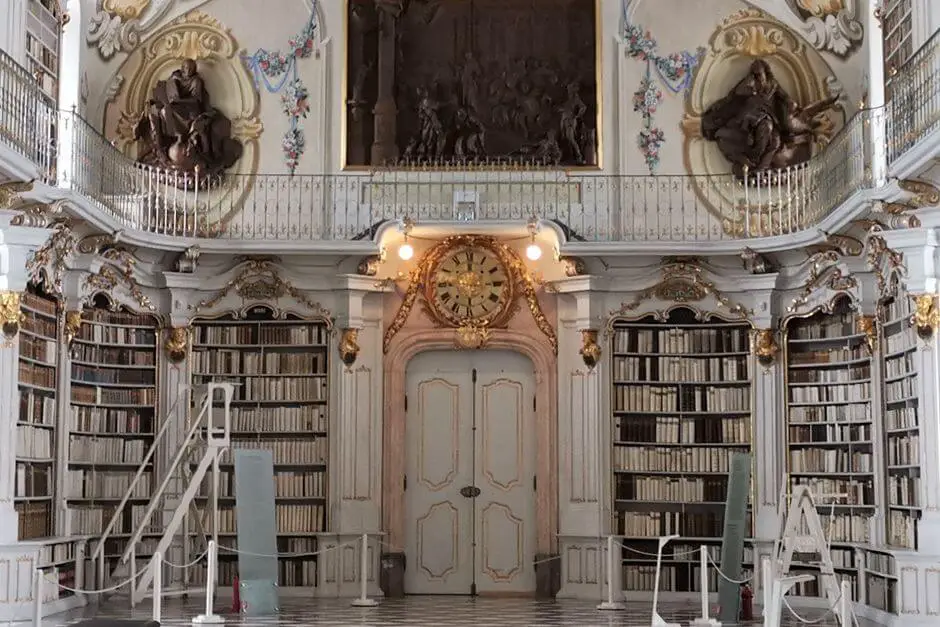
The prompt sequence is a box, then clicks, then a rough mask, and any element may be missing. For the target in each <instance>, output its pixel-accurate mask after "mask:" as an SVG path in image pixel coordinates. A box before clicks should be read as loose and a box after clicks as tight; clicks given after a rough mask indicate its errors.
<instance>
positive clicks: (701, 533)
mask: <svg viewBox="0 0 940 627" xmlns="http://www.w3.org/2000/svg"><path fill="white" fill-rule="evenodd" d="M614 523H615V524H614V526H615V528H616V530H617V531H616V533H617V534H619V535H623V536H627V537H630V538H632V537H644V538H658V537H660V536H671V535H679V536H683V537H685V538H720V537H721V535H722V533H724V531H723V530H724V516H723V515H722V514H720V513H715V512H617V514H616V516H615V518H614ZM746 523H747V530H746V532H745V536H748V537H749V536H751V535H753V534H752V529H751V520H750V517H747V521H746Z"/></svg>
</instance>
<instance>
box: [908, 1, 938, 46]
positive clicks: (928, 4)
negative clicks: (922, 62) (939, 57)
mask: <svg viewBox="0 0 940 627" xmlns="http://www.w3.org/2000/svg"><path fill="white" fill-rule="evenodd" d="M911 20H912V21H913V22H914V23H913V27H914V30H913V32H912V33H911V37H912V40H911V43H912V44H913V46H914V50H915V51H916V50H918V49H920V47H921V46H923V45H924V44H925V43H927V40H928V39H930V37H931V36H932V35H933V34H934V33H935V32H937V30H938V29H940V6H937V3H936V2H934V1H933V0H913V2H912V3H911Z"/></svg>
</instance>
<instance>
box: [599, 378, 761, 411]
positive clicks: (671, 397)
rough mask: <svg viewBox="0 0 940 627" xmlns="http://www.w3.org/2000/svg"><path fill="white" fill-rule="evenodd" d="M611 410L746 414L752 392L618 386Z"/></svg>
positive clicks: (679, 387)
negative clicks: (742, 412) (732, 412)
mask: <svg viewBox="0 0 940 627" xmlns="http://www.w3.org/2000/svg"><path fill="white" fill-rule="evenodd" d="M613 400H614V411H633V412H658V411H665V412H713V413H719V412H727V411H749V410H750V406H751V389H750V387H747V388H737V387H727V386H722V387H709V388H702V387H682V386H676V387H662V386H656V385H642V386H635V387H633V386H631V387H625V386H617V387H615V388H614V399H613Z"/></svg>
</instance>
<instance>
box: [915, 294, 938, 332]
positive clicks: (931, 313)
mask: <svg viewBox="0 0 940 627" xmlns="http://www.w3.org/2000/svg"><path fill="white" fill-rule="evenodd" d="M913 298H914V314H913V315H912V316H911V323H912V324H913V325H914V328H915V329H916V330H917V336H918V337H919V338H920V339H922V340H929V339H930V338H932V337H933V335H934V333H936V332H937V327H938V326H940V309H938V307H937V295H936V294H918V295H917V296H914V297H913Z"/></svg>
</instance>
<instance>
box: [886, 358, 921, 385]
mask: <svg viewBox="0 0 940 627" xmlns="http://www.w3.org/2000/svg"><path fill="white" fill-rule="evenodd" d="M884 363H885V379H895V378H897V377H903V376H908V375H909V376H916V375H917V367H916V366H915V365H914V353H903V354H901V355H897V356H896V357H894V358H893V359H885V362H884Z"/></svg>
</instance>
